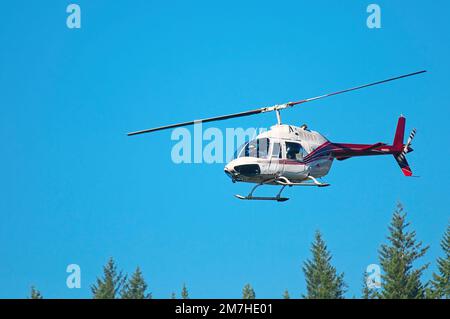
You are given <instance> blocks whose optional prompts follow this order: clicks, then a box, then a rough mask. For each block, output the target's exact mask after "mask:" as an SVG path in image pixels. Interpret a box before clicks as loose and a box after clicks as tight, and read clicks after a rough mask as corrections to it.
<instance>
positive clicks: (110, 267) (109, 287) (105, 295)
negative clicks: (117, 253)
mask: <svg viewBox="0 0 450 319" xmlns="http://www.w3.org/2000/svg"><path fill="white" fill-rule="evenodd" d="M125 281H126V276H124V275H123V274H122V272H117V266H116V264H115V262H114V259H113V258H112V257H111V258H109V260H108V263H107V264H106V265H105V266H103V278H97V283H96V284H94V285H92V287H91V291H92V294H93V298H94V299H114V298H116V296H117V294H118V292H119V291H120V289H121V288H122V286H123V285H124V283H125Z"/></svg>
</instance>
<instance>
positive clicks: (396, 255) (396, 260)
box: [379, 204, 428, 299]
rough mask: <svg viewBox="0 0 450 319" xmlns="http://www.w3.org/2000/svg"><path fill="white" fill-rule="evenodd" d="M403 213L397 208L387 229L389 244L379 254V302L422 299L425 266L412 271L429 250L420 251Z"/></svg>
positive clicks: (399, 206) (414, 234)
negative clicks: (380, 284) (380, 272)
mask: <svg viewBox="0 0 450 319" xmlns="http://www.w3.org/2000/svg"><path fill="white" fill-rule="evenodd" d="M409 225H410V224H409V223H408V222H406V213H405V212H404V211H403V207H402V205H401V204H398V206H397V209H396V210H395V212H394V214H393V216H392V221H391V224H390V226H389V233H390V234H389V236H388V240H389V244H383V245H382V246H381V249H380V250H379V254H380V257H379V258H380V264H381V267H382V269H383V272H384V274H383V275H382V279H383V285H382V291H381V295H380V297H381V298H386V299H416V298H423V297H424V292H425V287H424V286H423V285H422V283H421V276H422V273H423V271H424V270H425V269H426V268H427V267H428V264H427V265H424V266H422V267H420V268H414V267H413V264H414V263H415V262H416V261H417V260H418V259H419V258H420V257H422V256H423V255H425V253H426V251H427V250H428V246H427V247H424V248H422V242H417V241H416V232H415V231H408V230H407V227H408V226H409Z"/></svg>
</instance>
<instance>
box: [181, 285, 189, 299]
mask: <svg viewBox="0 0 450 319" xmlns="http://www.w3.org/2000/svg"><path fill="white" fill-rule="evenodd" d="M181 299H189V292H188V290H187V288H186V285H185V284H183V289H181Z"/></svg>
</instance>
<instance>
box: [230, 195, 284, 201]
mask: <svg viewBox="0 0 450 319" xmlns="http://www.w3.org/2000/svg"><path fill="white" fill-rule="evenodd" d="M234 196H235V197H236V198H239V199H242V200H274V201H277V202H285V201H287V200H289V198H287V197H261V196H242V195H234Z"/></svg>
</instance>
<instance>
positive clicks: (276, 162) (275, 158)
mask: <svg viewBox="0 0 450 319" xmlns="http://www.w3.org/2000/svg"><path fill="white" fill-rule="evenodd" d="M282 154H283V151H282V148H281V143H280V142H272V148H271V151H270V164H269V174H271V175H279V174H280V173H281V172H282V171H283V164H281V159H282Z"/></svg>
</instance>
